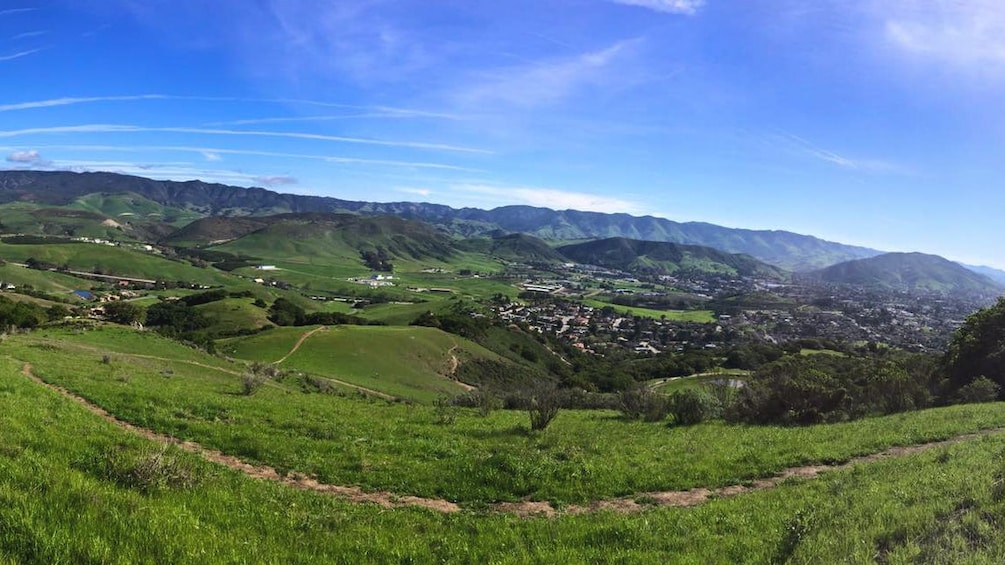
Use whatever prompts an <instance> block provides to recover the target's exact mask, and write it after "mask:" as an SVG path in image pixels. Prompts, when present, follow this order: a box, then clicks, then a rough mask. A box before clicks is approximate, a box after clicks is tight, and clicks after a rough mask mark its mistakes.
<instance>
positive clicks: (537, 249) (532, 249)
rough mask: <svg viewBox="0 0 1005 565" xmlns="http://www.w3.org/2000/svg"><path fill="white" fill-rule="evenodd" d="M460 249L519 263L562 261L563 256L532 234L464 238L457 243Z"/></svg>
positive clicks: (563, 259)
mask: <svg viewBox="0 0 1005 565" xmlns="http://www.w3.org/2000/svg"><path fill="white" fill-rule="evenodd" d="M458 246H459V247H460V248H461V249H464V250H467V251H475V252H478V253H484V254H486V255H489V256H491V257H495V258H498V259H504V260H506V261H515V262H519V263H562V262H564V261H565V258H564V257H563V256H562V255H561V254H559V253H558V251H555V249H553V248H552V247H551V246H549V245H548V244H547V243H545V242H544V241H543V240H541V239H538V238H536V237H534V236H530V235H526V234H522V233H511V234H506V235H502V236H498V237H493V238H491V239H489V238H473V239H466V240H463V241H461V242H459V243H458Z"/></svg>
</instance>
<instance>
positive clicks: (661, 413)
mask: <svg viewBox="0 0 1005 565" xmlns="http://www.w3.org/2000/svg"><path fill="white" fill-rule="evenodd" d="M618 410H620V411H621V414H622V415H624V417H625V418H628V419H629V420H644V421H646V422H659V421H660V420H662V419H664V418H666V417H667V414H669V413H670V402H669V398H667V396H666V395H664V394H661V393H659V392H656V391H654V390H652V389H651V388H649V387H645V386H641V387H636V388H632V389H629V390H625V391H622V392H621V393H620V394H618Z"/></svg>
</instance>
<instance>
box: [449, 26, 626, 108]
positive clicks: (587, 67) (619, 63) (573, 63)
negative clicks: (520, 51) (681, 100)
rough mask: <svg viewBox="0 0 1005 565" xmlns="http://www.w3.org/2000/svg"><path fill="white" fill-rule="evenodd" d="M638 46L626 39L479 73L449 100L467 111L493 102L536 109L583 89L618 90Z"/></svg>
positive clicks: (623, 81)
mask: <svg viewBox="0 0 1005 565" xmlns="http://www.w3.org/2000/svg"><path fill="white" fill-rule="evenodd" d="M640 43H641V40H640V39H628V40H624V41H618V42H616V43H614V44H612V45H610V46H608V47H605V48H603V49H598V50H595V51H590V52H587V53H581V54H578V55H575V56H572V57H560V58H553V59H548V60H544V61H538V62H534V63H529V64H524V65H517V66H512V67H506V68H502V69H496V70H492V71H484V72H479V73H478V74H476V75H475V76H474V77H472V80H471V81H470V82H469V84H468V85H466V86H464V87H461V88H459V89H458V90H457V91H456V92H455V93H454V94H453V97H454V98H455V99H456V100H457V101H458V102H459V103H461V104H464V105H467V106H470V107H484V106H485V105H487V104H491V103H493V102H503V103H508V104H512V105H514V106H538V105H544V104H550V103H555V102H559V101H561V100H563V99H565V98H567V97H569V96H571V95H573V94H575V93H576V92H578V91H579V90H581V89H584V88H589V87H599V88H604V89H609V88H612V87H618V86H620V85H622V84H624V83H625V82H626V81H631V80H633V79H634V77H633V76H632V75H633V73H632V72H631V70H630V68H629V67H630V65H628V64H626V63H627V60H628V59H629V58H630V57H631V56H632V55H633V54H634V52H635V51H636V50H637V47H638V45H639V44H640Z"/></svg>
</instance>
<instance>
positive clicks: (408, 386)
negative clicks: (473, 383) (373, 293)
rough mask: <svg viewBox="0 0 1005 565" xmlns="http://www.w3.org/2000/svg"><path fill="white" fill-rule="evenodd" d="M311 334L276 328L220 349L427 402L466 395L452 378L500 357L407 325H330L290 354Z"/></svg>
mask: <svg viewBox="0 0 1005 565" xmlns="http://www.w3.org/2000/svg"><path fill="white" fill-rule="evenodd" d="M314 329H316V328H314V327H311V328H302V327H298V328H276V329H273V330H269V331H267V332H264V333H261V334H258V335H255V336H251V337H244V338H235V339H231V340H223V341H222V342H221V344H220V346H219V350H220V351H221V352H224V353H225V354H227V355H231V356H233V357H236V358H239V359H247V360H253V361H260V362H264V363H277V362H279V361H280V360H282V362H281V363H279V367H280V368H282V369H286V370H288V369H297V370H301V371H306V372H308V373H310V374H314V375H321V376H326V377H331V378H334V379H338V380H340V381H345V382H348V383H352V384H356V385H359V386H362V387H365V388H368V389H371V390H375V391H379V392H382V393H385V394H389V395H391V396H396V397H399V398H406V399H410V400H419V401H425V402H429V401H432V400H434V399H435V398H437V397H438V396H440V395H442V394H459V393H461V392H463V391H464V388H463V387H461V386H460V385H458V384H457V383H456V382H454V381H453V380H451V378H450V377H451V375H453V373H454V372H456V370H457V369H458V367H459V366H460V364H462V363H464V362H465V361H467V360H470V359H473V358H483V359H492V360H496V359H498V358H499V357H498V356H497V355H496V354H494V353H492V352H491V351H489V350H487V349H485V348H483V347H481V346H479V345H477V344H475V343H472V342H470V341H468V340H466V339H464V338H461V337H458V336H454V335H451V334H448V333H445V332H442V331H440V330H437V329H434V328H424V327H407V326H405V327H384V326H332V327H328V328H324V329H321V330H319V331H317V332H316V333H313V334H311V335H310V337H308V338H307V339H306V340H305V341H303V342H302V343H301V345H300V347H299V348H298V349H296V351H295V352H293V350H294V348H295V346H296V345H297V343H298V342H299V341H300V340H301V339H302V338H303V337H304V336H305V335H307V333H308V332H310V331H311V330H314ZM291 352H292V353H291ZM392 352H393V354H392Z"/></svg>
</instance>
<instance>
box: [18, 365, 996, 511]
mask: <svg viewBox="0 0 1005 565" xmlns="http://www.w3.org/2000/svg"><path fill="white" fill-rule="evenodd" d="M214 368H215V367H214ZM21 372H22V374H24V376H26V377H28V378H29V379H31V380H32V381H34V382H36V383H38V384H39V385H42V386H44V387H46V388H49V389H51V390H54V391H56V392H58V393H60V394H62V395H63V396H66V397H67V398H70V399H72V400H74V401H76V402H78V403H80V404H81V405H82V406H84V407H85V408H86V409H87V410H89V411H91V412H92V413H94V414H96V415H98V416H100V417H101V418H103V419H105V420H107V421H109V422H112V423H114V424H116V425H117V426H119V427H121V428H123V429H126V430H128V431H130V432H132V433H135V434H137V435H140V436H143V437H145V438H147V439H150V440H153V441H157V442H161V443H165V444H171V445H176V446H178V447H179V448H181V449H184V450H186V451H190V452H192V453H196V454H198V455H201V456H202V457H204V458H205V459H207V460H209V461H212V462H214V463H218V464H220V465H224V466H226V467H229V468H230V469H234V470H236V471H240V472H242V473H244V474H246V475H248V476H249V477H253V478H256V479H262V480H269V481H274V482H278V483H281V484H284V485H287V486H290V487H293V488H298V489H302V490H310V491H315V492H321V493H327V494H331V495H334V496H338V497H339V498H344V499H346V500H348V501H350V502H354V503H371V504H377V505H379V506H382V507H384V508H397V507H401V506H420V507H423V508H428V509H430V510H434V511H437V512H444V513H452V512H458V511H460V507H459V506H458V505H457V504H456V503H453V502H450V501H448V500H443V499H435V498H422V497H417V496H403V495H397V494H394V493H390V492H383V491H374V492H369V491H364V490H363V489H361V488H359V487H356V486H342V485H329V484H324V483H319V482H318V481H317V480H315V479H313V478H310V477H305V476H302V475H299V474H297V473H293V474H289V475H283V474H280V473H279V472H278V471H276V470H275V469H274V468H272V467H269V466H266V465H254V464H251V463H248V462H246V461H243V460H241V459H238V458H237V457H234V456H231V455H227V454H225V453H222V452H220V451H217V450H214V449H209V448H207V447H204V446H202V445H200V444H198V443H195V442H191V441H182V440H179V439H178V438H174V437H171V436H168V435H164V434H159V433H156V432H153V431H151V430H147V429H144V428H140V427H138V426H134V425H133V424H130V423H129V422H125V421H123V420H119V419H118V418H116V417H115V416H113V415H111V414H109V413H108V411H106V410H105V409H103V408H101V407H100V406H96V405H94V404H92V403H90V402H88V401H87V400H85V399H84V398H82V397H79V396H77V395H75V394H73V393H72V392H70V391H68V390H66V389H65V388H63V387H60V386H58V385H54V384H50V383H47V382H45V381H43V380H42V379H40V378H38V377H37V376H35V375H34V374H33V373H32V370H31V365H30V364H27V363H26V364H25V365H24V367H23V368H22V371H21ZM1003 431H1005V429H1002V428H995V429H989V430H983V431H980V432H977V433H970V434H964V435H959V436H956V437H953V438H950V439H947V440H942V441H934V442H929V443H923V444H918V445H909V446H902V447H892V448H889V449H886V450H883V451H880V452H878V453H873V454H870V455H863V456H859V457H854V458H852V459H850V460H848V461H847V462H845V463H841V464H837V465H807V466H802V467H790V468H788V469H785V470H783V471H782V472H781V473H779V474H777V475H775V476H773V477H768V478H763V479H756V480H754V481H751V482H750V483H749V484H743V485H730V486H725V487H720V488H694V489H690V490H685V491H664V492H646V493H640V494H636V495H634V496H629V497H620V498H613V499H606V500H597V501H594V502H591V503H588V504H585V505H570V506H566V507H563V508H560V509H559V508H556V507H555V506H554V505H552V504H551V503H550V502H542V501H531V500H527V501H521V502H499V503H496V504H494V505H492V507H491V510H492V511H493V512H499V513H506V514H514V515H516V516H520V517H525V518H535V517H545V518H552V517H555V516H559V515H562V514H587V513H592V512H602V511H606V512H620V513H626V514H627V513H635V512H641V511H644V510H646V509H648V508H655V507H661V506H674V507H690V506H697V505H699V504H703V503H705V502H707V501H709V500H711V499H719V498H729V497H733V496H739V495H742V494H746V493H749V492H754V491H758V490H767V489H771V488H775V487H777V486H778V485H780V484H782V483H784V482H785V481H788V480H790V479H801V480H808V479H815V478H817V477H819V476H820V474H822V473H825V472H827V471H832V470H838V469H848V468H850V467H853V466H855V465H858V464H863V463H873V462H876V461H880V460H883V459H889V458H891V457H903V456H906V455H912V454H915V453H920V452H922V451H927V450H929V449H935V448H939V447H947V446H950V445H953V444H957V443H960V442H963V441H967V440H971V439H976V438H979V437H982V436H986V435H991V434H997V433H1001V432H1003Z"/></svg>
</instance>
